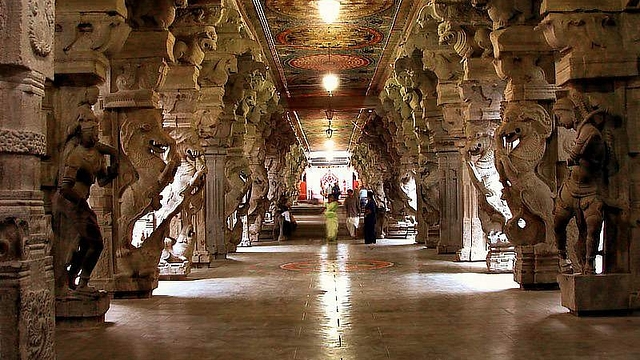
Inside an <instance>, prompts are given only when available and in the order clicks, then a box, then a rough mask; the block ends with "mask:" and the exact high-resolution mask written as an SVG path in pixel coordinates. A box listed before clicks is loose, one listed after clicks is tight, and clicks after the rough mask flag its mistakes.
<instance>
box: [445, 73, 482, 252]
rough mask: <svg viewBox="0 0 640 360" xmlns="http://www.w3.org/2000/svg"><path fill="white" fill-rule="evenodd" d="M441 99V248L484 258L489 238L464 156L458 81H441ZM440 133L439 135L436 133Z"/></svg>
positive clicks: (462, 123)
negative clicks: (480, 216) (480, 217)
mask: <svg viewBox="0 0 640 360" xmlns="http://www.w3.org/2000/svg"><path fill="white" fill-rule="evenodd" d="M438 103H439V104H440V105H441V106H442V107H443V119H442V123H441V126H442V128H443V130H444V132H442V133H440V136H438V137H437V140H436V144H439V145H440V146H436V149H437V157H438V168H439V171H440V175H441V180H442V181H441V183H440V202H441V208H440V211H441V218H440V225H441V227H440V233H441V237H440V243H439V244H438V252H440V253H454V252H455V253H457V255H458V259H459V260H463V261H477V260H484V259H485V257H486V255H487V250H486V249H487V247H486V239H485V237H484V234H483V232H482V226H481V224H480V219H479V218H478V216H477V210H476V209H477V206H478V197H477V193H476V189H475V187H474V186H473V184H472V183H471V179H470V177H469V173H468V171H467V169H466V165H465V162H464V158H463V156H462V152H463V148H464V144H465V138H466V136H465V135H464V117H463V110H464V107H465V105H464V103H462V102H461V100H460V97H459V92H458V89H457V84H455V83H452V82H443V81H441V82H440V84H439V85H438ZM436 136H437V135H436Z"/></svg>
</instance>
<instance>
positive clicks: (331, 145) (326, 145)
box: [324, 139, 335, 150]
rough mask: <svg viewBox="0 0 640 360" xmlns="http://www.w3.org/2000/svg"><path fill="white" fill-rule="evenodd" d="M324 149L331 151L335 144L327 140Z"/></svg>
mask: <svg viewBox="0 0 640 360" xmlns="http://www.w3.org/2000/svg"><path fill="white" fill-rule="evenodd" d="M324 147H325V148H326V149H327V150H333V148H334V147H335V143H334V142H333V140H331V139H329V140H327V141H325V142H324Z"/></svg>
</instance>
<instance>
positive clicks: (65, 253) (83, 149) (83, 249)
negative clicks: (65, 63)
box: [53, 88, 118, 296]
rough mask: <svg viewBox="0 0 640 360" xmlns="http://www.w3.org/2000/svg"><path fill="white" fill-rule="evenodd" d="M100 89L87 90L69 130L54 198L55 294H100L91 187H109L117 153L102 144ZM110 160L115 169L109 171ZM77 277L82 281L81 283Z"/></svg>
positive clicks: (99, 241)
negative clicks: (94, 282)
mask: <svg viewBox="0 0 640 360" xmlns="http://www.w3.org/2000/svg"><path fill="white" fill-rule="evenodd" d="M97 95H98V91H97V88H88V89H87V90H86V93H85V98H84V99H83V100H82V101H81V103H80V104H79V107H78V111H77V117H76V120H75V121H74V122H73V123H72V124H71V126H70V127H69V129H68V131H67V140H66V142H65V147H64V151H63V154H62V158H61V161H62V163H61V166H60V173H59V179H58V181H59V183H58V187H59V188H58V192H57V193H56V195H55V196H54V199H53V214H54V215H53V220H54V232H55V234H56V238H57V240H56V244H55V246H54V261H55V264H54V272H55V277H56V279H55V285H56V294H57V295H59V296H60V295H66V294H68V293H69V291H70V290H74V294H90V295H93V294H97V293H98V292H97V290H96V289H94V288H92V287H90V286H88V283H89V279H90V277H91V273H92V271H93V269H94V267H95V265H96V264H97V262H98V258H99V257H100V253H101V252H102V249H103V246H104V245H103V243H102V235H101V233H100V227H99V225H98V219H97V217H96V214H95V213H94V212H93V210H92V209H91V208H90V207H89V204H88V203H87V199H88V198H89V190H90V188H91V185H92V184H93V183H94V182H95V181H96V180H97V181H98V184H99V185H100V186H105V185H106V184H108V183H110V182H111V181H112V180H113V179H114V178H115V177H116V176H117V171H118V161H117V151H116V149H115V148H112V147H110V146H108V145H105V144H102V143H100V142H98V122H97V121H96V116H95V114H94V113H93V111H91V105H93V104H95V103H96V101H97ZM105 155H109V157H110V161H111V166H109V167H106V166H105V159H104V157H105ZM78 277H79V278H80V280H79V282H77V279H78Z"/></svg>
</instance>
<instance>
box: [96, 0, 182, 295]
mask: <svg viewBox="0 0 640 360" xmlns="http://www.w3.org/2000/svg"><path fill="white" fill-rule="evenodd" d="M127 3H128V7H127V10H128V16H129V23H130V24H131V26H132V28H133V31H132V32H131V33H130V35H129V37H128V38H127V41H126V42H125V44H124V46H123V48H122V51H120V52H119V53H118V54H117V55H116V56H114V57H113V60H112V62H111V89H110V91H111V93H109V94H108V95H107V96H106V97H105V109H106V110H107V112H106V113H105V116H106V117H108V118H109V119H110V121H111V123H112V127H111V129H112V134H111V135H112V137H113V138H114V139H118V145H119V151H120V155H121V157H122V159H123V161H122V165H121V166H120V173H119V177H118V179H117V181H116V184H115V188H116V189H115V193H116V194H118V198H117V199H114V204H116V205H117V206H116V209H115V211H114V213H115V219H117V220H116V222H115V223H116V224H117V228H116V229H115V230H116V235H115V236H114V244H113V251H112V253H111V254H110V255H111V256H112V259H114V260H113V261H114V264H115V267H114V275H113V278H114V280H113V290H114V292H115V296H117V297H148V296H150V295H151V292H152V291H153V289H155V288H156V287H157V282H158V263H157V262H158V258H159V255H160V253H161V252H162V249H163V246H164V238H165V236H166V235H167V234H168V230H169V221H165V222H163V223H160V224H157V228H156V229H154V230H153V231H152V233H151V234H149V236H147V237H146V239H145V240H144V242H142V244H141V245H140V247H136V246H134V245H133V240H134V239H133V229H134V226H135V223H136V221H138V220H139V219H140V218H141V217H142V216H144V215H146V214H149V213H150V212H151V211H154V210H158V209H160V207H161V204H160V193H161V192H162V190H163V189H164V188H165V187H166V186H167V185H168V184H169V183H170V182H171V181H172V180H173V177H174V174H175V171H176V169H177V167H178V164H179V161H180V160H179V157H178V156H177V150H176V144H175V140H174V139H172V138H171V137H170V136H169V134H168V132H166V131H165V130H164V129H163V128H162V122H163V117H162V110H161V103H160V94H159V92H158V91H159V90H160V89H162V88H163V86H164V84H165V82H166V80H167V73H168V71H169V65H168V64H169V63H173V62H174V61H175V57H174V45H175V37H174V35H173V34H172V33H171V32H170V31H169V30H168V29H169V26H171V24H172V23H173V21H174V20H175V17H176V10H177V9H178V8H180V7H184V4H182V3H181V2H176V3H175V4H170V6H168V7H166V8H163V9H162V11H157V9H156V10H154V11H153V15H150V14H149V10H150V9H151V8H153V7H155V6H156V4H155V3H153V2H152V1H148V0H143V1H136V2H133V1H132V2H131V3H129V1H127ZM136 174H137V176H136ZM135 240H136V241H137V240H138V239H135Z"/></svg>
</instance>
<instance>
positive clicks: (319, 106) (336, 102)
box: [280, 95, 380, 110]
mask: <svg viewBox="0 0 640 360" xmlns="http://www.w3.org/2000/svg"><path fill="white" fill-rule="evenodd" d="M280 104H281V105H282V106H283V107H284V108H285V109H286V110H324V109H327V108H328V107H329V97H328V96H299V97H289V98H287V97H283V98H282V99H281V103H280ZM379 104H380V99H378V97H377V96H357V95H355V96H354V95H351V96H336V95H334V96H333V97H332V98H331V108H332V109H334V110H360V109H374V108H376V106H378V105H379Z"/></svg>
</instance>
